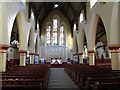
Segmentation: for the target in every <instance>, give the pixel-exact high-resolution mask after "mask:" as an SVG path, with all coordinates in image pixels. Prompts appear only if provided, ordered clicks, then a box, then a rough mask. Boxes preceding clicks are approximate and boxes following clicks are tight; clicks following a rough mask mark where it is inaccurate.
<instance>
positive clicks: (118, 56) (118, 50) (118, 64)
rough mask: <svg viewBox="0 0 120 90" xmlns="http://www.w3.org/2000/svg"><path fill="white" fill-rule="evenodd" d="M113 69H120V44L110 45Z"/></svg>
mask: <svg viewBox="0 0 120 90" xmlns="http://www.w3.org/2000/svg"><path fill="white" fill-rule="evenodd" d="M109 49H110V54H111V65H112V70H120V46H109Z"/></svg>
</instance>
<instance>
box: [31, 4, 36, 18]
mask: <svg viewBox="0 0 120 90" xmlns="http://www.w3.org/2000/svg"><path fill="white" fill-rule="evenodd" d="M32 8H33V12H34V14H35V16H36V17H37V8H36V6H35V4H34V3H32Z"/></svg>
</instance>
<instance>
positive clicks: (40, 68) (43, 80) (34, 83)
mask: <svg viewBox="0 0 120 90" xmlns="http://www.w3.org/2000/svg"><path fill="white" fill-rule="evenodd" d="M49 73H50V69H49V67H48V66H47V65H29V66H26V67H16V68H12V69H9V70H7V71H6V72H3V73H1V74H2V77H1V78H2V83H3V86H2V87H3V90H12V89H13V90H14V89H15V90H24V89H30V87H31V88H32V89H31V90H33V89H35V90H45V89H46V88H47V85H48V79H49ZM16 85H17V87H15V86H16ZM34 87H35V88H34Z"/></svg>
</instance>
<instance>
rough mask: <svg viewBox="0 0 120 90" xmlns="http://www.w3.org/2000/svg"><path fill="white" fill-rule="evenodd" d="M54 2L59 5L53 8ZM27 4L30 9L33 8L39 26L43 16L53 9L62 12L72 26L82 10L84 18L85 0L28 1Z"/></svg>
mask: <svg viewBox="0 0 120 90" xmlns="http://www.w3.org/2000/svg"><path fill="white" fill-rule="evenodd" d="M55 4H58V5H59V6H58V7H57V8H54V5H55ZM29 6H30V9H31V8H32V9H33V11H34V14H35V16H36V20H37V21H39V23H40V26H41V25H42V22H43V21H44V20H45V17H46V16H47V15H49V13H50V12H51V11H52V10H54V9H58V10H60V11H62V12H63V14H64V16H65V17H67V18H68V21H69V23H70V26H71V27H73V24H74V22H75V21H77V20H78V17H79V15H80V12H81V11H82V10H83V12H84V16H85V19H86V2H30V3H29Z"/></svg>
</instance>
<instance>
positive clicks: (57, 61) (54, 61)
mask: <svg viewBox="0 0 120 90" xmlns="http://www.w3.org/2000/svg"><path fill="white" fill-rule="evenodd" d="M51 64H62V58H51Z"/></svg>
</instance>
